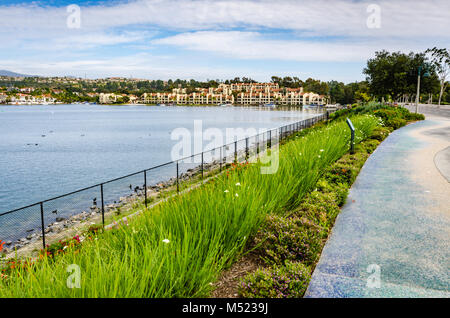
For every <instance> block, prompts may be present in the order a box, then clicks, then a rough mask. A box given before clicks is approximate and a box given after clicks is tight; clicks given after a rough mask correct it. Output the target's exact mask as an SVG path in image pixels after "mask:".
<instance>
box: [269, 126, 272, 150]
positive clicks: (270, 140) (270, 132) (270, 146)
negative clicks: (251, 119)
mask: <svg viewBox="0 0 450 318" xmlns="http://www.w3.org/2000/svg"><path fill="white" fill-rule="evenodd" d="M268 145H269V146H268V147H269V149H270V148H272V130H269V140H268Z"/></svg>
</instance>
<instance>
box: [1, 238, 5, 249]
mask: <svg viewBox="0 0 450 318" xmlns="http://www.w3.org/2000/svg"><path fill="white" fill-rule="evenodd" d="M3 245H5V242H2V240H0V252H1V250H2V249H3Z"/></svg>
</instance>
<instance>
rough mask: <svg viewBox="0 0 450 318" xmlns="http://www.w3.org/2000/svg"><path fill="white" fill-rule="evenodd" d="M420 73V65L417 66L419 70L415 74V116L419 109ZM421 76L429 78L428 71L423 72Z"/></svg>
mask: <svg viewBox="0 0 450 318" xmlns="http://www.w3.org/2000/svg"><path fill="white" fill-rule="evenodd" d="M421 72H422V65H421V66H419V70H418V72H417V95H416V114H417V112H418V109H419V98H420V73H421ZM423 76H429V73H428V71H426V70H425V73H423Z"/></svg>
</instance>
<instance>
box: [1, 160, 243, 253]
mask: <svg viewBox="0 0 450 318" xmlns="http://www.w3.org/2000/svg"><path fill="white" fill-rule="evenodd" d="M243 153H245V151H238V155H242V154H243ZM219 168H220V162H219V161H214V162H212V163H205V164H204V165H203V170H204V172H205V173H207V172H210V171H214V170H218V169H219ZM200 175H201V165H199V166H196V167H194V168H191V169H187V170H186V172H184V173H181V174H180V175H179V182H180V183H182V182H186V181H189V180H192V179H193V178H195V177H198V176H200ZM176 184H177V178H176V177H172V178H170V179H168V180H166V181H161V182H158V183H156V184H154V185H151V186H148V187H147V197H148V198H154V197H157V196H158V195H159V194H160V193H162V191H164V190H168V189H169V188H171V187H176ZM130 189H133V191H134V193H132V194H129V195H127V196H123V197H120V198H119V200H118V201H117V202H116V201H114V202H115V203H111V204H108V205H105V218H106V217H107V216H109V215H111V214H112V213H114V212H116V213H117V212H119V213H120V211H121V210H123V209H124V208H125V209H126V208H131V205H133V204H135V203H137V202H142V201H144V197H145V194H144V193H145V191H144V190H145V189H144V187H143V186H142V187H141V186H136V187H133V186H132V185H130ZM94 203H96V202H94ZM118 215H119V214H118ZM101 217H102V211H101V206H98V203H96V204H94V205H92V206H91V207H90V208H89V209H88V210H87V211H86V210H85V211H82V212H81V213H77V214H74V215H71V216H67V217H65V216H58V217H56V218H55V221H54V222H51V223H49V224H47V226H46V227H45V229H44V233H45V239H46V244H51V243H54V242H57V241H58V240H61V239H65V238H68V237H71V236H70V235H69V232H70V230H78V229H80V227H81V226H85V225H87V224H89V222H90V223H91V225H93V224H98V223H96V222H95V221H97V222H98V221H100V223H101ZM26 233H27V235H26V236H23V237H21V238H19V239H17V240H15V241H11V240H8V241H5V245H4V247H3V250H2V251H1V253H3V254H5V255H7V256H14V254H16V252H17V253H18V252H20V251H21V250H25V249H26V250H36V249H39V250H40V249H42V231H41V229H29V230H27V231H26ZM27 252H29V251H27Z"/></svg>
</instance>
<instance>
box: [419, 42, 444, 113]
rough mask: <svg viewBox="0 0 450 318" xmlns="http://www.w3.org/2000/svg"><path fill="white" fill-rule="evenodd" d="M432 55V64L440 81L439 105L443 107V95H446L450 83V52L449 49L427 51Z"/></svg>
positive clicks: (435, 48)
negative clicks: (449, 80) (448, 80)
mask: <svg viewBox="0 0 450 318" xmlns="http://www.w3.org/2000/svg"><path fill="white" fill-rule="evenodd" d="M425 52H426V53H430V54H431V63H432V64H433V66H434V67H435V69H436V73H437V77H438V80H439V85H440V90H439V105H441V100H442V95H443V94H444V92H445V90H446V88H447V85H448V82H447V77H448V75H449V73H450V51H449V49H438V48H437V47H434V48H432V49H428V50H426V51H425Z"/></svg>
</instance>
